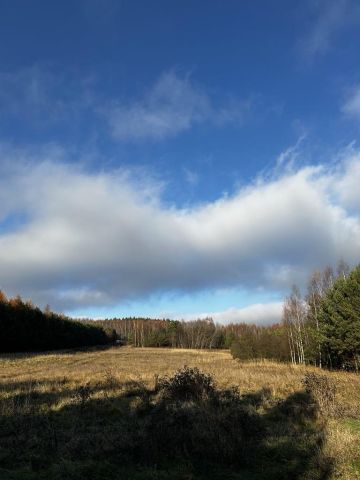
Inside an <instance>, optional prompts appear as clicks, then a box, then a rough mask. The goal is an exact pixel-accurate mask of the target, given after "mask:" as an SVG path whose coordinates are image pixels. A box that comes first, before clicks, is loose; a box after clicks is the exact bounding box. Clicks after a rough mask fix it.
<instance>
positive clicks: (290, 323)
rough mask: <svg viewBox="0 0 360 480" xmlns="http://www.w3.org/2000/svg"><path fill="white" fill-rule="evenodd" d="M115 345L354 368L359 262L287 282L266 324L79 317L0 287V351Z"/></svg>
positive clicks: (358, 350) (358, 361) (358, 364)
mask: <svg viewBox="0 0 360 480" xmlns="http://www.w3.org/2000/svg"><path fill="white" fill-rule="evenodd" d="M107 343H120V344H128V345H133V346H134V347H171V348H190V349H229V348H230V350H231V353H232V355H233V356H234V357H235V358H239V359H243V360H247V359H259V358H269V359H274V360H277V361H290V362H292V363H297V364H313V365H316V366H319V367H328V368H346V369H354V370H357V371H358V370H359V368H360V265H359V266H358V267H356V268H354V269H353V270H352V271H350V268H349V267H348V265H346V264H345V263H344V262H343V261H341V262H339V263H338V266H337V269H336V270H334V269H333V268H331V267H326V268H325V269H324V270H322V271H320V270H317V271H314V272H313V273H312V274H311V275H310V278H309V281H308V285H307V290H306V292H305V294H304V295H302V294H301V292H300V289H299V288H298V287H296V286H293V288H292V290H291V293H290V294H289V295H288V296H287V297H286V298H285V300H284V309H283V318H282V320H281V322H280V323H278V324H275V325H271V326H258V325H251V324H246V323H240V324H238V323H233V324H230V325H219V324H216V323H214V321H213V319H212V318H205V319H198V320H193V321H186V322H185V321H179V320H171V319H150V318H136V317H132V318H112V319H106V320H98V321H96V322H95V321H93V320H81V321H80V320H77V321H74V320H72V319H70V318H68V317H66V316H64V315H59V314H56V313H53V312H51V311H50V309H49V308H46V309H45V311H42V310H40V309H39V308H38V307H35V306H34V305H33V304H32V303H31V302H30V301H27V302H24V301H23V300H22V299H21V298H20V297H19V296H17V297H15V298H12V299H7V298H6V297H5V295H4V294H3V293H2V292H0V351H1V352H14V351H26V350H51V349H61V348H72V347H81V346H89V345H102V344H107Z"/></svg>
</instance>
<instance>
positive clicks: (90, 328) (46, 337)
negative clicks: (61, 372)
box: [0, 291, 111, 352]
mask: <svg viewBox="0 0 360 480" xmlns="http://www.w3.org/2000/svg"><path fill="white" fill-rule="evenodd" d="M0 332H1V334H0V352H24V351H36V350H57V349H66V348H78V347H84V346H91V345H103V344H107V343H109V342H110V341H111V337H110V336H109V335H108V334H107V333H106V332H105V330H104V329H103V328H101V327H99V326H97V325H95V324H91V325H90V324H88V323H86V324H85V323H82V322H78V321H74V320H71V319H70V318H67V317H66V316H65V315H59V314H56V313H54V312H52V311H51V310H50V309H49V308H48V307H47V308H45V311H42V310H40V309H39V308H38V307H35V306H34V305H33V304H32V302H30V301H27V302H24V301H23V300H22V299H21V298H20V297H19V296H17V297H15V298H11V299H7V297H6V296H5V294H4V293H3V292H1V291H0Z"/></svg>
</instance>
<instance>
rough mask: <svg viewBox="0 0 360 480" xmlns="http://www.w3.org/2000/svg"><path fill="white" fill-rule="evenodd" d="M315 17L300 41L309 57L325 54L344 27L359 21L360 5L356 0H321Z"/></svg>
mask: <svg viewBox="0 0 360 480" xmlns="http://www.w3.org/2000/svg"><path fill="white" fill-rule="evenodd" d="M317 5H320V8H319V10H318V14H317V18H316V20H315V22H314V24H313V26H312V28H311V30H310V31H309V32H308V34H307V36H306V37H305V38H304V39H303V40H302V41H301V43H300V47H301V49H302V51H303V53H304V54H305V55H307V56H309V57H314V56H316V55H321V54H325V53H327V52H328V51H329V49H330V48H331V46H332V44H333V42H334V38H335V37H336V36H337V35H338V34H339V33H340V32H341V31H343V30H344V29H346V28H349V27H351V26H354V25H357V24H359V23H360V6H359V4H358V2H357V1H356V0H325V1H324V0H323V1H321V2H318V4H317Z"/></svg>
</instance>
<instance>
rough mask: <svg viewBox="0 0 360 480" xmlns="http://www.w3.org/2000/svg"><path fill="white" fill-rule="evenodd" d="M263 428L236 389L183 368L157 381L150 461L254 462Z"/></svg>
mask: <svg viewBox="0 0 360 480" xmlns="http://www.w3.org/2000/svg"><path fill="white" fill-rule="evenodd" d="M262 432H263V425H262V423H261V421H260V417H259V415H258V414H257V412H256V410H255V408H254V407H253V406H251V405H248V404H244V402H243V400H242V398H241V396H240V394H239V391H238V390H237V389H236V388H232V389H228V390H220V389H217V388H216V386H215V382H214V380H213V377H212V376H211V375H209V374H206V373H203V372H201V371H200V370H199V369H197V368H189V367H184V368H182V369H181V370H178V371H177V372H176V373H175V374H174V375H173V376H172V377H165V378H161V379H159V380H158V382H157V394H156V398H155V400H154V403H153V407H152V410H151V411H150V415H149V417H148V422H147V427H146V433H145V437H144V438H143V439H142V440H143V448H144V449H143V453H144V455H145V457H147V459H148V461H149V462H150V463H153V462H155V463H161V462H162V461H164V459H167V460H171V461H173V460H175V459H177V460H179V461H180V460H181V461H189V462H193V461H194V459H196V461H197V462H198V463H200V464H212V463H214V462H216V464H219V465H220V464H225V465H229V464H234V465H235V464H237V465H244V464H248V463H249V464H251V462H252V461H253V452H254V450H255V448H254V447H255V445H256V443H257V442H258V441H259V438H260V437H261V435H262Z"/></svg>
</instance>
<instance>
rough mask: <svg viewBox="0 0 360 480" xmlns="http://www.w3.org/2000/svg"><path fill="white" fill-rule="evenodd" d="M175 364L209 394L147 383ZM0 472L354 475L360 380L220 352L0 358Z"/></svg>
mask: <svg viewBox="0 0 360 480" xmlns="http://www.w3.org/2000/svg"><path fill="white" fill-rule="evenodd" d="M185 365H186V366H188V367H191V368H194V367H197V368H198V369H199V370H200V371H201V372H204V373H205V374H210V375H211V378H212V379H213V380H214V389H215V390H214V391H216V392H217V393H216V395H215V394H214V395H213V394H211V395H212V396H211V399H210V400H209V398H208V397H206V398H205V397H204V395H203V394H201V395H202V396H201V398H200V396H199V397H196V399H194V398H189V397H184V398H180V397H179V398H175V399H174V397H171V396H169V390H166V391H165V390H161V389H160V390H159V387H158V385H160V386H161V379H162V378H163V377H164V376H167V377H168V378H170V377H171V376H172V375H174V373H175V372H176V371H177V370H179V369H181V368H183V367H184V366H185ZM306 372H313V373H320V374H321V375H325V376H326V377H327V378H329V379H330V381H331V382H332V383H333V384H334V385H335V386H336V399H335V403H334V402H333V404H332V405H331V408H327V409H324V410H323V411H322V412H318V411H317V410H316V408H315V407H314V404H313V400H311V401H310V400H309V398H307V397H305V396H304V395H305V394H304V392H303V390H304V386H303V384H302V380H303V378H304V375H305V374H306ZM195 374H196V371H195ZM234 387H236V388H234ZM211 388H212V387H211ZM159 392H160V393H159ZM164 392H165V393H164ZM172 392H173V390H172ZM215 397H216V398H215ZM214 399H215V400H214ZM179 401H181V402H180V403H179ZM176 402H177V403H176ZM175 403H176V406H174V405H175ZM309 405H310V407H309ZM328 407H329V406H328ZM315 410H316V411H315ZM239 412H240V413H239ZM0 478H1V479H2V480H11V479H13V480H20V479H21V480H22V479H26V480H30V479H31V480H33V479H49V480H51V479H70V480H71V479H82V478H86V479H112V478H114V479H115V478H119V479H120V478H124V479H126V478H129V479H147V478H153V479H170V478H174V479H200V478H201V479H202V478H214V479H215V478H219V479H220V478H231V479H249V480H262V479H284V480H285V479H287V478H288V479H297V478H298V479H301V478H303V479H320V478H321V479H343V480H355V479H358V478H360V375H358V374H355V373H347V372H328V371H321V370H319V369H316V368H313V367H304V366H298V365H291V364H279V363H275V362H269V361H258V362H239V361H237V360H234V359H233V358H232V357H231V355H230V353H229V352H228V351H227V350H220V351H219V350H217V351H216V350H213V351H205V350H182V349H168V348H167V349H165V348H132V347H127V346H126V347H113V348H109V349H103V350H96V349H92V350H87V351H77V352H71V351H69V352H52V353H40V354H8V355H5V354H3V355H1V356H0Z"/></svg>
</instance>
